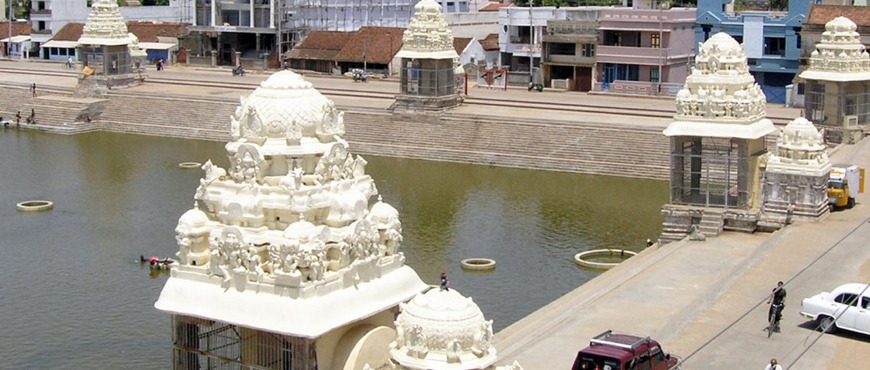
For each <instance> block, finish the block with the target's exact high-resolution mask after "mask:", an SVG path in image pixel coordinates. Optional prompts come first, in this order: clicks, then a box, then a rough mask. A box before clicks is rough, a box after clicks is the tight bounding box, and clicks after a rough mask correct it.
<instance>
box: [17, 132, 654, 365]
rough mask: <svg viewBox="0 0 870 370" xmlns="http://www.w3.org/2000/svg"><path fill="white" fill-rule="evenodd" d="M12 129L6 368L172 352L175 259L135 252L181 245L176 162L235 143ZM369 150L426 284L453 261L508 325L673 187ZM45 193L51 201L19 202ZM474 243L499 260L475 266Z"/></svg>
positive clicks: (636, 229) (574, 283)
mask: <svg viewBox="0 0 870 370" xmlns="http://www.w3.org/2000/svg"><path fill="white" fill-rule="evenodd" d="M0 130H2V131H0V200H2V202H0V235H2V237H0V253H2V261H3V268H2V269H0V328H2V330H0V368H3V369H83V368H89V369H94V368H97V369H99V368H104V369H119V368H129V369H166V368H170V366H171V362H170V359H171V351H170V344H171V330H172V329H171V327H170V324H169V321H170V320H169V319H170V317H169V315H168V314H164V313H162V312H160V311H157V310H156V309H155V308H154V307H153V304H154V302H155V301H156V300H157V297H158V295H159V294H160V290H161V288H162V287H163V284H164V282H165V281H166V278H167V276H168V275H165V274H156V275H155V274H152V273H151V272H150V271H149V269H148V268H147V267H143V266H140V264H139V263H138V261H137V259H138V257H139V255H140V254H144V255H146V256H149V255H157V256H173V255H174V253H175V252H176V251H177V246H176V244H175V239H174V232H173V230H174V228H175V225H176V222H177V220H178V217H180V216H181V214H182V213H184V211H186V210H187V209H190V208H191V207H192V206H193V195H194V192H195V190H196V187H197V185H198V184H199V179H200V177H202V171H201V170H199V169H193V170H185V169H181V168H179V167H178V163H180V162H185V161H195V162H205V161H206V160H208V159H212V161H213V162H215V163H216V164H218V165H220V166H223V167H225V166H226V165H227V163H228V161H227V159H226V155H225V151H224V145H223V143H218V142H207V141H193V140H180V139H168V138H158V137H147V136H135V135H120V134H108V133H97V134H86V135H78V136H61V135H51V134H43V133H38V132H30V131H18V130H16V129H12V128H9V129H0ZM351 151H353V147H352V146H351ZM365 158H366V160H368V162H369V164H368V166H367V172H368V173H369V174H370V175H371V176H372V177H373V178H374V180H375V182H376V184H377V187H378V190H379V191H380V194H381V195H382V196H383V198H384V200H385V201H386V202H388V203H390V204H392V205H393V206H394V207H396V209H398V210H399V212H400V215H401V220H402V225H403V235H404V242H403V244H402V246H401V249H400V250H401V251H403V252H404V253H405V256H406V257H407V262H406V263H407V264H408V265H409V266H411V267H413V268H414V269H415V270H416V271H417V272H418V274H420V276H421V277H422V278H423V280H424V281H425V282H427V283H429V284H437V283H438V277H439V274H440V272H441V271H442V270H445V271H446V272H447V274H448V277H449V279H450V285H451V287H452V288H454V289H456V290H458V291H460V292H461V293H462V294H464V295H466V296H471V297H473V298H474V301H475V302H477V304H478V305H479V306H480V307H481V309H482V310H483V312H484V315H485V316H486V317H487V318H488V319H493V320H494V321H495V329H496V330H501V329H503V328H504V327H506V326H508V325H510V324H512V323H513V322H516V321H517V320H519V319H521V318H522V317H524V316H526V315H528V314H529V313H531V312H533V311H535V310H536V309H538V308H540V307H542V306H544V305H546V304H547V303H549V302H551V301H553V300H555V299H556V298H558V297H559V296H561V295H563V294H565V293H567V292H569V291H571V290H572V289H574V288H576V287H578V286H580V285H582V284H583V283H584V282H586V281H588V280H589V279H591V278H593V277H595V276H596V275H598V274H599V273H600V271H596V270H588V269H584V268H580V267H578V266H577V265H576V264H575V263H574V261H573V256H574V254H576V253H578V252H580V251H584V250H588V249H595V248H626V249H631V250H635V251H639V250H641V249H642V248H643V246H644V244H645V243H644V242H645V240H646V239H647V238H655V237H656V236H657V235H658V234H659V232H660V228H661V217H660V215H659V210H660V208H661V205H662V204H664V203H665V202H667V183H666V182H662V181H652V180H642V179H626V178H619V177H605V176H587V175H578V174H570V173H558V172H547V171H535V170H521V169H507V168H498V167H487V166H475V165H465V164H456V163H442V162H429V161H420V160H408V159H399V158H385V157H374V156H365ZM33 199H46V200H50V201H53V202H54V203H55V205H54V209H53V210H52V211H50V212H40V213H25V212H18V211H17V210H16V207H15V204H16V203H18V202H22V201H26V200H33ZM372 201H374V200H372ZM470 257H485V258H492V259H494V260H496V261H497V263H498V265H497V267H496V269H495V270H493V271H485V272H478V271H463V269H462V268H461V266H460V261H461V260H463V259H465V258H470Z"/></svg>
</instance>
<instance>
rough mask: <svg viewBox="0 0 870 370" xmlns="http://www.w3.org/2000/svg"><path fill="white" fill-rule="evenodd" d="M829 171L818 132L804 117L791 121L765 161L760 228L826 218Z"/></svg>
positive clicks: (827, 160)
mask: <svg viewBox="0 0 870 370" xmlns="http://www.w3.org/2000/svg"><path fill="white" fill-rule="evenodd" d="M830 171H831V161H830V159H828V151H827V146H825V143H824V140H823V138H822V134H821V133H820V132H819V130H817V129H816V127H815V126H813V124H812V123H811V122H810V121H807V120H806V119H805V118H803V117H801V118H797V119H795V120H793V121H791V122H790V123H789V124H788V125H787V126H785V128H784V129H782V132H780V134H779V138H778V139H777V141H776V150H775V154H772V155H770V156H769V157H768V160H767V168H766V169H765V171H764V185H763V189H764V195H763V199H764V201H763V203H764V204H763V207H762V215H761V220H759V222H758V227H759V229H762V230H768V231H773V230H778V229H780V228H782V227H784V226H785V225H788V224H789V223H791V222H792V221H796V220H800V221H812V220H818V219H820V218H822V217H823V216H825V215H827V214H828V212H829V210H830V207H828V176H829V172H830Z"/></svg>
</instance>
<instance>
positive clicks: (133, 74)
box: [76, 0, 144, 93]
mask: <svg viewBox="0 0 870 370" xmlns="http://www.w3.org/2000/svg"><path fill="white" fill-rule="evenodd" d="M138 41H139V40H138V39H137V38H136V37H135V36H134V35H133V34H132V33H129V32H128V30H127V24H126V23H124V19H123V17H122V16H121V12H120V11H119V10H118V3H117V2H116V1H115V0H94V1H93V4H92V5H91V13H90V14H89V15H88V20H87V23H85V25H84V28H83V29H82V35H81V37H80V38H79V40H78V43H79V45H78V46H77V48H76V53H77V55H78V57H79V60H81V62H82V71H83V74H82V77H81V79H80V80H79V85H80V88H82V86H81V85H83V84H85V85H86V86H85V87H84V88H86V89H88V90H89V91H88V93H93V90H95V89H99V88H118V87H126V86H131V85H135V84H139V83H141V82H142V80H143V79H144V76H143V74H142V73H140V72H141V71H140V70H139V65H138V63H134V57H137V58H142V57H143V56H144V55H143V52H144V51H142V50H140V49H139V47H138ZM131 49H132V50H131Z"/></svg>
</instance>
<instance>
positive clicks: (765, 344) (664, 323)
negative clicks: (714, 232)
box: [494, 140, 870, 369]
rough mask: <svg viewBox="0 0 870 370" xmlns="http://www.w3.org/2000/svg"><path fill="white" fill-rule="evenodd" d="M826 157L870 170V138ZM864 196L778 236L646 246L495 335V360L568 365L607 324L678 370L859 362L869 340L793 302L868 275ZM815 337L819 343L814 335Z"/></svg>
mask: <svg viewBox="0 0 870 370" xmlns="http://www.w3.org/2000/svg"><path fill="white" fill-rule="evenodd" d="M833 162H835V163H857V164H859V165H861V166H863V167H865V168H867V167H868V166H870V140H864V141H863V142H861V143H859V144H858V145H855V146H843V147H840V149H839V150H838V151H837V152H836V153H835V154H834V155H833ZM868 199H870V197H868V196H867V195H866V194H862V195H860V196H859V197H858V202H859V205H858V206H856V207H855V208H853V209H851V210H844V211H838V212H834V213H832V214H830V215H829V216H828V217H827V218H825V219H824V220H822V221H819V222H810V223H798V224H793V225H790V226H788V227H786V228H785V229H783V230H780V231H778V232H776V233H772V234H767V233H755V234H743V233H735V232H726V233H724V234H722V235H721V236H720V237H717V238H710V239H707V241H704V242H696V241H687V240H686V241H681V242H676V243H672V244H669V245H665V246H661V247H653V248H651V249H649V250H646V251H644V252H643V253H641V254H640V255H638V256H637V257H633V258H631V259H629V260H628V261H627V262H625V263H623V264H622V265H620V266H618V267H616V268H614V269H612V270H610V271H608V272H606V273H604V274H602V275H600V276H599V277H597V278H595V279H593V280H592V281H590V282H588V283H586V284H584V285H583V286H581V287H579V288H577V289H576V290H575V291H573V292H571V293H569V294H567V295H566V296H563V297H562V298H560V299H559V300H557V301H555V302H553V303H551V304H550V305H548V306H546V307H544V308H542V309H541V310H539V311H537V312H535V313H533V314H532V315H530V316H528V317H527V318H524V319H523V320H520V321H519V322H517V323H515V324H513V325H511V326H510V327H508V328H505V329H504V330H502V331H501V332H499V333H497V334H496V335H495V340H494V345H495V346H496V348H497V349H498V350H499V358H500V362H501V363H504V364H508V363H510V362H512V361H513V360H515V359H516V360H519V361H520V363H522V364H523V365H524V366H526V368H528V369H568V368H570V366H571V364H572V362H573V359H574V356H575V355H576V352H577V351H578V350H580V349H582V348H583V347H585V346H586V345H588V343H589V339H590V338H591V337H593V336H594V335H596V334H598V333H600V332H603V331H605V330H607V329H613V330H615V331H622V332H629V333H637V334H643V335H651V336H653V337H654V338H657V339H658V340H660V341H661V342H662V345H663V347H664V348H665V350H666V351H669V352H671V353H673V354H675V355H679V356H682V357H683V358H684V365H683V368H684V369H753V368H755V369H762V368H763V367H764V366H765V364H766V363H767V362H768V361H769V360H770V358H771V357H776V358H777V359H778V360H779V362H780V364H781V365H783V366H784V367H785V368H786V369H866V368H868V365H867V364H868V363H870V337H868V336H864V335H858V334H851V333H848V332H838V333H836V334H833V335H829V334H826V335H821V333H819V332H816V331H814V330H813V329H814V327H813V324H814V323H813V322H810V321H807V320H806V319H805V318H803V317H801V316H800V315H799V312H800V301H801V299H803V298H805V297H809V296H811V295H814V294H816V293H819V292H822V291H830V290H831V289H833V288H834V287H836V286H838V285H840V284H843V283H847V282H863V283H868V282H870V248H868V247H867V245H866V240H870V224H868V220H870V200H868ZM779 280H782V281H784V282H786V285H785V287H786V289H787V292H788V296H787V298H786V308H785V311H784V313H783V316H784V319H783V323H782V332H781V333H775V334H774V335H773V337H772V338H770V339H768V338H767V334H766V332H765V331H764V328H765V327H766V325H767V309H768V306H767V304H766V299H767V297H768V294H769V293H770V291H771V289H773V287H774V286H775V285H776V282H777V281H779ZM819 337H820V338H819Z"/></svg>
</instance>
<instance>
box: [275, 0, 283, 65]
mask: <svg viewBox="0 0 870 370" xmlns="http://www.w3.org/2000/svg"><path fill="white" fill-rule="evenodd" d="M275 7H276V8H277V9H276V10H277V11H276V12H275V14H276V15H277V17H278V21H277V22H275V32H276V34H275V36H276V37H275V54H276V59H277V60H278V66H279V68H280V67H281V66H282V65H283V64H284V52H283V50H281V38H282V36H281V23H283V22H284V0H275Z"/></svg>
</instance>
